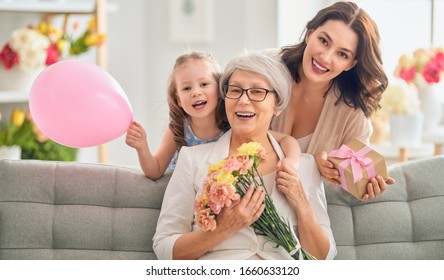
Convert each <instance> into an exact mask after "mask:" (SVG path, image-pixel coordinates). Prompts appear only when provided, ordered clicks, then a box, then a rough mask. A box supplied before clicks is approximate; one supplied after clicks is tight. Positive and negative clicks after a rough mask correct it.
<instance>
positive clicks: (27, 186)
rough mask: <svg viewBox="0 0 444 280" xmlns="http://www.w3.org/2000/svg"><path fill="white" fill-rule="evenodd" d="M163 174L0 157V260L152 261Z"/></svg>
mask: <svg viewBox="0 0 444 280" xmlns="http://www.w3.org/2000/svg"><path fill="white" fill-rule="evenodd" d="M168 179H169V178H168V176H166V177H164V178H161V179H159V180H158V181H156V182H153V181H151V180H149V179H147V178H146V177H145V176H144V175H143V174H142V173H140V172H137V171H134V170H132V169H127V168H123V167H115V166H108V165H99V164H85V163H67V162H50V161H32V160H18V161H10V160H1V161H0V259H155V258H156V256H155V254H154V252H153V249H152V236H153V235H154V231H155V229H156V223H157V218H158V215H159V209H160V206H161V203H162V198H163V193H164V190H165V187H166V185H167V181H168Z"/></svg>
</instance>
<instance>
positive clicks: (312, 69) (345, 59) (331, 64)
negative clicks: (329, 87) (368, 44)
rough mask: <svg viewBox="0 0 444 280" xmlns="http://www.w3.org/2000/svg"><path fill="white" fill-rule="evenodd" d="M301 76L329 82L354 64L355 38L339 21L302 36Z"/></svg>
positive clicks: (356, 36)
mask: <svg viewBox="0 0 444 280" xmlns="http://www.w3.org/2000/svg"><path fill="white" fill-rule="evenodd" d="M305 40H306V43H307V46H306V48H305V51H304V57H303V60H302V69H303V76H305V77H306V78H307V79H308V80H310V81H313V82H330V81H331V80H332V79H334V78H335V77H336V76H338V75H339V74H341V73H342V72H343V71H348V70H350V69H351V68H353V66H355V65H356V60H355V57H356V50H357V47H358V40H359V39H358V35H357V34H356V33H355V32H354V31H353V30H352V29H351V28H350V27H349V26H347V25H346V24H345V23H344V22H343V21H340V20H328V21H326V22H325V23H324V24H323V25H321V26H319V27H318V28H317V29H315V30H310V31H309V32H308V33H307V36H306V39H305Z"/></svg>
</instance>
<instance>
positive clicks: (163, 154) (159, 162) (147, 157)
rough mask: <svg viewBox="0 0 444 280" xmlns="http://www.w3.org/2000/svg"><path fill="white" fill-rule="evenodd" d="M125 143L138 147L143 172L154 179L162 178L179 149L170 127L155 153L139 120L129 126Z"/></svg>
mask: <svg viewBox="0 0 444 280" xmlns="http://www.w3.org/2000/svg"><path fill="white" fill-rule="evenodd" d="M125 143H126V144H127V145H128V146H130V147H133V148H134V149H136V151H137V156H138V158H139V163H140V167H141V168H142V170H143V173H144V174H145V176H146V177H148V178H150V179H152V180H156V179H158V178H160V177H161V176H162V175H163V174H164V173H165V171H166V169H167V167H168V164H169V163H170V161H171V159H172V158H173V156H174V153H175V152H176V149H177V145H176V143H175V142H174V140H173V133H172V132H171V130H170V129H169V128H168V129H167V130H166V131H165V133H164V135H163V137H162V141H161V142H160V146H159V148H158V150H157V151H156V153H155V154H154V155H153V154H152V153H151V151H150V148H149V146H148V142H147V136H146V132H145V129H144V128H143V127H142V125H141V124H140V123H138V122H133V123H132V124H131V126H130V127H129V128H128V131H127V133H126V138H125Z"/></svg>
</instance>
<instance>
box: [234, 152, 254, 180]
mask: <svg viewBox="0 0 444 280" xmlns="http://www.w3.org/2000/svg"><path fill="white" fill-rule="evenodd" d="M236 160H237V161H238V162H239V163H241V165H242V166H241V168H239V173H240V174H242V175H245V174H247V171H248V169H250V168H251V167H252V166H253V163H254V161H253V160H252V159H250V158H249V157H248V156H237V157H236Z"/></svg>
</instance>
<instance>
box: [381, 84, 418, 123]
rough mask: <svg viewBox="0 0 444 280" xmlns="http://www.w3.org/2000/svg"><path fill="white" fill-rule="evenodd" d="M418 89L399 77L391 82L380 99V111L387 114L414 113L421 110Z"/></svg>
mask: <svg viewBox="0 0 444 280" xmlns="http://www.w3.org/2000/svg"><path fill="white" fill-rule="evenodd" d="M420 106H421V101H420V100H419V97H418V90H417V88H416V87H415V86H412V85H410V84H409V83H408V82H407V81H405V80H403V79H399V80H396V81H394V82H393V83H391V84H390V85H389V86H388V87H387V88H386V90H385V91H384V93H383V94H382V99H381V111H383V112H385V113H387V114H396V115H415V114H419V113H420V112H421V107H420Z"/></svg>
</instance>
